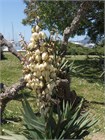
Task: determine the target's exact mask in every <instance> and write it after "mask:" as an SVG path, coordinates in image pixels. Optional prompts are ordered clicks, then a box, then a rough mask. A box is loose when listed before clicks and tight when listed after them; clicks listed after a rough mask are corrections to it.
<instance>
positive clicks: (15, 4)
mask: <svg viewBox="0 0 105 140" xmlns="http://www.w3.org/2000/svg"><path fill="white" fill-rule="evenodd" d="M24 9H25V4H24V2H23V0H0V32H1V33H2V34H3V35H4V37H5V38H6V39H7V40H12V39H14V40H15V41H19V40H20V37H19V34H20V33H21V34H22V35H23V36H24V37H25V40H26V41H29V39H30V36H31V27H30V26H29V25H27V26H24V25H23V24H22V19H24V18H25V17H26V15H25V14H24ZM13 32H14V33H13ZM45 32H46V33H47V34H48V32H47V31H45ZM82 39H84V36H75V37H74V38H70V40H72V41H79V40H82Z"/></svg>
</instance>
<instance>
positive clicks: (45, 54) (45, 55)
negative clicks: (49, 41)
mask: <svg viewBox="0 0 105 140" xmlns="http://www.w3.org/2000/svg"><path fill="white" fill-rule="evenodd" d="M47 59H48V53H47V52H44V53H42V60H44V61H46V60H47Z"/></svg>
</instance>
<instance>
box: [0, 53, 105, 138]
mask: <svg viewBox="0 0 105 140" xmlns="http://www.w3.org/2000/svg"><path fill="white" fill-rule="evenodd" d="M5 57H6V58H5V59H4V60H2V61H0V71H1V76H0V77H1V82H3V83H5V84H6V85H7V86H10V85H12V84H13V83H15V82H17V81H18V80H19V79H20V78H21V76H22V71H21V70H22V65H21V64H20V62H19V60H18V59H17V58H15V57H14V56H13V55H11V54H10V53H5ZM67 57H68V59H69V60H70V61H71V62H73V69H74V70H73V71H72V72H71V85H70V86H71V90H75V91H76V93H77V95H78V96H81V97H83V98H85V99H86V100H87V101H88V107H87V108H88V110H89V112H90V115H91V116H92V118H96V119H98V122H97V124H95V125H94V126H93V127H92V128H91V129H90V131H91V135H92V134H94V133H96V132H100V133H101V132H102V133H104V132H105V117H104V113H105V95H104V79H103V75H102V73H103V61H102V59H99V58H98V56H88V57H87V56H85V55H75V56H67ZM103 59H104V58H103ZM21 93H25V94H26V96H27V98H28V100H29V101H30V103H31V104H32V106H33V107H34V108H35V106H36V104H35V99H34V97H33V95H34V93H32V92H31V91H30V90H28V89H24V90H23V91H21ZM21 98H22V94H20V97H18V98H16V99H14V100H12V101H11V102H10V103H9V104H8V105H7V107H6V110H5V113H4V117H5V119H6V120H7V123H4V124H3V125H2V128H5V129H9V130H13V131H16V132H18V131H20V130H21V128H22V123H21V121H20V119H19V118H20V116H21V112H20V108H21V101H20V99H21Z"/></svg>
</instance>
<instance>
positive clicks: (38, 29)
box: [35, 25, 40, 33]
mask: <svg viewBox="0 0 105 140" xmlns="http://www.w3.org/2000/svg"><path fill="white" fill-rule="evenodd" d="M35 31H36V32H37V33H38V32H39V31H40V27H39V26H38V25H36V27H35Z"/></svg>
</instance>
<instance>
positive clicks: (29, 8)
mask: <svg viewBox="0 0 105 140" xmlns="http://www.w3.org/2000/svg"><path fill="white" fill-rule="evenodd" d="M24 2H25V4H26V8H25V10H24V13H25V14H26V18H25V19H23V24H24V25H26V24H29V25H34V24H36V23H37V20H36V16H37V15H38V16H39V17H40V26H41V27H43V28H44V29H48V30H53V29H54V28H55V29H57V30H58V32H59V33H60V34H63V31H64V29H65V28H66V27H68V26H70V23H71V22H72V20H73V19H74V17H75V16H76V13H77V10H78V9H79V7H80V4H81V2H82V1H49V0H47V1H39V0H24ZM90 2H91V7H90V8H89V10H88V12H87V14H86V15H85V17H84V18H83V19H82V20H81V22H80V24H79V26H78V30H76V31H75V32H74V34H73V35H72V36H74V35H75V34H78V35H81V34H85V33H87V35H89V36H90V37H91V39H92V40H93V41H97V40H100V39H101V38H102V37H103V34H104V3H103V2H102V1H90ZM90 2H89V3H90Z"/></svg>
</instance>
